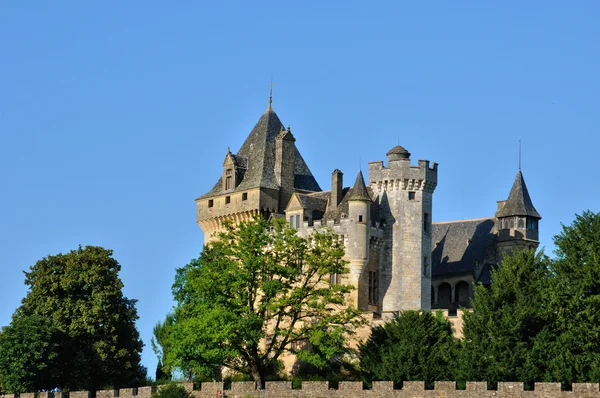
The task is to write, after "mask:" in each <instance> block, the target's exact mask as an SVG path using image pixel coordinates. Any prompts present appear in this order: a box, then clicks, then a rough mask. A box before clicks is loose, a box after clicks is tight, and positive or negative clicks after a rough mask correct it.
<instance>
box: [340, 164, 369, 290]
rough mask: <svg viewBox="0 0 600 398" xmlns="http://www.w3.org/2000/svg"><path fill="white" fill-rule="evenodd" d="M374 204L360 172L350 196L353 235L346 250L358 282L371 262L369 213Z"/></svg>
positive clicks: (351, 269)
mask: <svg viewBox="0 0 600 398" xmlns="http://www.w3.org/2000/svg"><path fill="white" fill-rule="evenodd" d="M372 203H373V201H372V200H371V197H370V196H369V192H367V187H366V185H365V180H364V178H363V174H362V171H359V172H358V175H357V176H356V182H355V183H354V187H352V191H350V192H349V196H348V218H349V219H350V223H352V233H350V236H349V238H348V247H347V249H346V258H347V259H348V261H349V262H350V264H349V267H350V272H351V273H352V275H353V276H354V278H355V279H357V280H358V279H359V277H360V274H361V273H362V270H363V268H364V266H365V264H366V263H367V261H368V260H369V226H370V223H371V221H370V214H369V213H370V212H371V204H372Z"/></svg>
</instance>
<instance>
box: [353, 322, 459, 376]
mask: <svg viewBox="0 0 600 398" xmlns="http://www.w3.org/2000/svg"><path fill="white" fill-rule="evenodd" d="M457 347H458V341H457V340H456V339H455V338H454V336H453V334H452V326H451V325H450V323H449V322H448V320H447V319H445V318H444V317H443V316H442V315H441V313H439V314H435V315H434V314H432V313H431V312H429V311H425V312H419V311H403V312H401V313H400V315H395V316H394V318H392V320H391V321H390V322H388V323H385V324H384V325H382V326H375V327H374V328H373V329H372V332H371V336H370V337H369V339H368V340H367V341H366V342H365V343H364V344H362V345H361V346H360V347H359V350H360V354H359V356H360V367H361V370H362V373H363V378H364V379H365V380H366V381H372V380H393V381H396V382H400V381H410V380H419V381H420V380H424V381H425V383H426V385H427V386H430V387H431V386H433V382H434V381H436V380H454V376H455V375H454V368H455V363H456V355H457Z"/></svg>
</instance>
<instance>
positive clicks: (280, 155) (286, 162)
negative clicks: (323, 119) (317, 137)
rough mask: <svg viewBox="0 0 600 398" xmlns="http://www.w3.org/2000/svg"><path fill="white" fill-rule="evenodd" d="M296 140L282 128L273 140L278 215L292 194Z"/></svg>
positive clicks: (290, 131) (289, 131) (290, 132)
mask: <svg viewBox="0 0 600 398" xmlns="http://www.w3.org/2000/svg"><path fill="white" fill-rule="evenodd" d="M295 142H296V139H295V138H294V136H293V135H292V130H291V129H290V128H289V126H288V128H287V130H284V129H283V128H282V130H281V133H279V135H278V136H277V137H276V138H275V178H276V179H277V182H278V183H279V186H280V188H279V209H278V210H279V213H280V214H283V212H284V210H285V208H286V206H287V204H288V202H289V201H290V198H291V197H292V194H293V193H294V162H295V160H296V144H295Z"/></svg>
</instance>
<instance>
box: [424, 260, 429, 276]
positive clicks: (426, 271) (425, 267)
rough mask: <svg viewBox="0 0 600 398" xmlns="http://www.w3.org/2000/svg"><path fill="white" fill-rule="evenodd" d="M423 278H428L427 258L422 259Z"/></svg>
mask: <svg viewBox="0 0 600 398" xmlns="http://www.w3.org/2000/svg"><path fill="white" fill-rule="evenodd" d="M423 276H429V259H428V258H427V256H425V257H423Z"/></svg>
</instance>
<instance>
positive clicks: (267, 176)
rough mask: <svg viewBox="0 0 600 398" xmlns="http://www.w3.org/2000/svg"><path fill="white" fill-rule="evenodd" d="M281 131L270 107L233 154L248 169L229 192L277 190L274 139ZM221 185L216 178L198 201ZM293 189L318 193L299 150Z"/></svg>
mask: <svg viewBox="0 0 600 398" xmlns="http://www.w3.org/2000/svg"><path fill="white" fill-rule="evenodd" d="M282 129H283V124H282V123H281V120H279V117H278V116H277V114H276V113H275V111H274V110H273V109H272V108H271V107H270V106H269V108H267V110H266V111H265V113H263V115H262V116H261V117H260V119H258V122H257V123H256V125H255V126H254V128H253V129H252V131H251V132H250V134H249V135H248V138H246V141H244V144H243V145H242V147H241V148H240V150H239V151H238V153H237V154H236V155H235V158H236V160H237V159H240V158H242V159H243V162H244V161H245V162H244V163H245V166H246V167H247V169H246V172H245V173H244V177H243V179H242V181H241V183H240V184H239V185H238V186H237V187H236V188H235V189H234V190H232V191H243V190H246V189H251V188H271V189H279V184H278V183H277V179H276V178H275V138H276V137H277V135H278V134H279V133H280V132H281V130H282ZM222 185H223V184H222V183H221V179H220V178H219V180H218V181H217V183H216V184H215V185H214V187H213V188H212V189H211V190H210V191H209V192H208V193H206V194H204V195H202V196H201V197H200V198H199V199H201V198H208V197H211V196H217V195H219V194H221V192H222ZM294 188H296V189H300V190H304V191H320V190H321V188H320V187H319V184H318V183H317V181H316V180H315V177H313V175H312V173H311V172H310V169H309V168H308V166H307V165H306V162H304V159H303V158H302V155H300V152H299V151H298V148H296V157H295V161H294Z"/></svg>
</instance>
